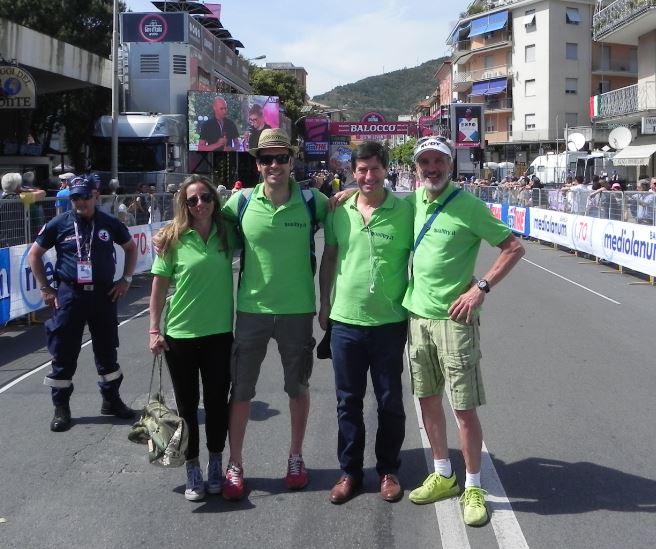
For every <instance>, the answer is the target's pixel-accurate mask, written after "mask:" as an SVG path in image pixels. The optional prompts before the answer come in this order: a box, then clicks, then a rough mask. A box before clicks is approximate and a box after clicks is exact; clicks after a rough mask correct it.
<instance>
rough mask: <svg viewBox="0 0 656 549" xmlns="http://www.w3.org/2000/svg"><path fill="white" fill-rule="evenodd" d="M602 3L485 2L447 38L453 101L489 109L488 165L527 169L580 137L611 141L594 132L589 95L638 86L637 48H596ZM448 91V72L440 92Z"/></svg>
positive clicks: (589, 0) (486, 130) (475, 6)
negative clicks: (571, 137) (594, 28)
mask: <svg viewBox="0 0 656 549" xmlns="http://www.w3.org/2000/svg"><path fill="white" fill-rule="evenodd" d="M595 5H596V2H595V0H497V1H489V0H488V1H484V0H480V1H476V2H473V3H472V4H470V6H469V8H468V10H467V12H466V13H465V16H464V17H462V18H461V19H460V20H459V21H458V23H457V24H456V26H455V28H454V29H453V31H452V33H451V35H450V36H449V39H448V40H447V44H448V45H449V46H450V48H451V60H450V61H451V68H452V71H451V74H450V75H449V78H450V79H451V101H452V102H456V103H475V104H482V105H483V106H484V128H483V130H484V140H485V141H484V142H485V159H486V160H488V161H495V162H499V161H512V162H515V163H516V164H518V166H517V171H520V170H522V169H523V167H524V166H527V165H528V164H529V163H530V162H531V160H532V159H533V158H534V157H535V156H537V155H538V154H544V153H547V152H549V151H554V152H555V151H557V150H560V151H563V150H564V149H565V148H566V146H567V143H566V135H569V133H571V132H573V131H577V132H582V133H584V135H585V137H586V147H587V148H592V147H593V146H595V145H599V146H601V145H600V144H599V141H605V139H606V136H607V130H606V133H603V131H601V133H600V132H599V131H597V132H596V133H595V134H593V130H592V127H591V122H590V117H589V95H592V94H594V93H598V90H599V89H606V88H609V89H610V88H611V87H612V86H619V85H622V86H626V85H629V84H632V83H635V82H636V80H637V62H636V56H635V50H636V48H635V47H634V46H630V45H628V46H627V45H624V44H622V45H619V46H618V45H617V44H615V43H611V42H610V41H609V42H608V43H605V44H603V45H596V44H593V41H592V36H591V28H592V17H593V15H594V10H595ZM446 85H447V78H446V75H445V74H444V71H443V73H442V81H440V82H438V86H439V88H440V89H442V88H443V87H444V86H446ZM566 128H567V131H566ZM602 130H603V129H602Z"/></svg>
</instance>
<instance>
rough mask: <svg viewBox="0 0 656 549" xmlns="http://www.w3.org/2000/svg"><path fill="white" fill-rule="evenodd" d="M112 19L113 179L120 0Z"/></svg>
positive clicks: (114, 169)
mask: <svg viewBox="0 0 656 549" xmlns="http://www.w3.org/2000/svg"><path fill="white" fill-rule="evenodd" d="M112 20H113V21H112V27H113V31H112V179H118V111H119V109H118V0H114V8H113V11H112Z"/></svg>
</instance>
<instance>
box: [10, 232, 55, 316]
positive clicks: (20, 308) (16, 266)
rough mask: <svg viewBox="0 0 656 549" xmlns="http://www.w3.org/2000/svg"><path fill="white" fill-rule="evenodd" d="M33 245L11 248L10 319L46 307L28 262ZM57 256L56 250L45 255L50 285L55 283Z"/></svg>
mask: <svg viewBox="0 0 656 549" xmlns="http://www.w3.org/2000/svg"><path fill="white" fill-rule="evenodd" d="M31 246H32V245H31V244H22V245H21V246H12V247H11V248H9V262H10V265H11V269H10V275H9V281H10V283H9V287H10V294H11V306H10V311H9V317H10V318H17V317H19V316H23V315H26V314H28V313H31V312H32V311H37V310H39V309H41V308H42V307H44V303H43V299H42V298H41V291H40V289H39V287H38V286H37V283H36V278H34V275H33V274H32V269H31V267H30V266H29V264H28V262H27V252H28V251H29V250H30V248H31ZM56 259H57V256H56V254H55V250H54V249H50V250H48V251H47V252H46V253H45V254H44V255H43V266H44V270H45V273H46V278H47V280H48V283H52V282H53V281H54V276H55V261H56Z"/></svg>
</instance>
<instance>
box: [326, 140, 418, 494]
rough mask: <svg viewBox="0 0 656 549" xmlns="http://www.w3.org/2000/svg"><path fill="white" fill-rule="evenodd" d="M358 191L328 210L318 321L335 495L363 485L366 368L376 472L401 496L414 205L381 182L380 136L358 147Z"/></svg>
mask: <svg viewBox="0 0 656 549" xmlns="http://www.w3.org/2000/svg"><path fill="white" fill-rule="evenodd" d="M351 163H352V167H353V175H354V176H355V179H356V181H357V183H358V188H359V190H358V192H356V193H355V194H354V195H353V196H351V197H350V198H349V199H348V200H347V201H346V203H345V204H344V206H343V207H340V208H337V210H336V211H335V212H334V213H331V214H329V215H328V218H327V220H326V226H325V247H324V253H323V258H322V260H321V271H320V275H319V282H320V287H321V309H320V311H319V322H320V324H321V326H322V327H323V328H324V329H326V328H327V323H328V318H330V320H331V321H332V336H331V351H332V358H333V368H334V370H335V389H336V395H337V420H338V428H339V433H338V442H337V454H338V457H339V464H340V468H341V469H342V475H341V477H340V478H339V480H338V481H337V483H336V484H335V486H334V487H333V489H332V490H331V492H330V501H331V502H332V503H336V504H340V503H344V502H346V501H348V500H349V499H350V498H351V497H353V495H354V494H355V493H356V492H357V490H358V489H359V488H360V486H361V485H362V477H363V461H364V440H365V427H364V420H363V412H362V410H363V399H364V396H365V392H366V388H367V372H368V371H369V372H371V380H372V384H373V387H374V392H375V395H376V400H377V402H378V431H377V433H376V461H377V463H376V471H377V472H378V475H379V477H380V495H381V497H382V498H383V499H384V500H386V501H397V500H399V499H400V498H401V497H402V495H403V492H402V489H401V486H400V484H399V481H398V478H397V476H396V473H397V471H398V469H399V466H400V464H401V460H400V457H399V454H400V451H401V445H402V444H403V439H404V437H405V412H404V410H403V394H402V383H401V373H402V372H403V349H404V346H405V342H406V336H407V311H406V310H405V309H404V308H403V306H402V304H401V302H402V300H403V295H404V294H405V290H406V287H407V282H408V258H409V256H410V251H411V248H412V208H411V206H410V204H409V203H408V202H406V201H404V200H400V199H398V198H396V197H395V196H394V195H393V194H392V193H391V192H388V191H387V190H386V189H385V188H384V187H383V183H384V181H385V176H386V174H387V165H388V155H387V151H386V150H385V148H384V147H383V146H382V145H381V144H380V143H376V142H371V141H369V142H366V141H365V142H364V143H362V144H360V145H358V147H357V148H356V149H355V150H354V151H353V155H352V160H351Z"/></svg>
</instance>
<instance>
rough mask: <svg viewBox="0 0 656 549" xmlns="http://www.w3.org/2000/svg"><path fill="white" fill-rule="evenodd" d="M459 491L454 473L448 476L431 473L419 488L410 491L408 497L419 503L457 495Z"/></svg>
mask: <svg viewBox="0 0 656 549" xmlns="http://www.w3.org/2000/svg"><path fill="white" fill-rule="evenodd" d="M459 493H460V486H458V480H457V479H456V474H455V473H452V474H451V476H450V477H449V478H445V477H443V476H442V475H440V474H438V473H431V474H430V475H428V477H427V478H426V480H425V481H424V483H423V484H422V485H421V486H420V487H419V488H415V489H414V490H413V491H412V492H410V495H409V496H408V498H409V499H410V501H411V502H412V503H417V504H420V505H421V504H424V503H434V502H436V501H439V500H441V499H445V498H450V497H453V496H457V495H458V494H459Z"/></svg>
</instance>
